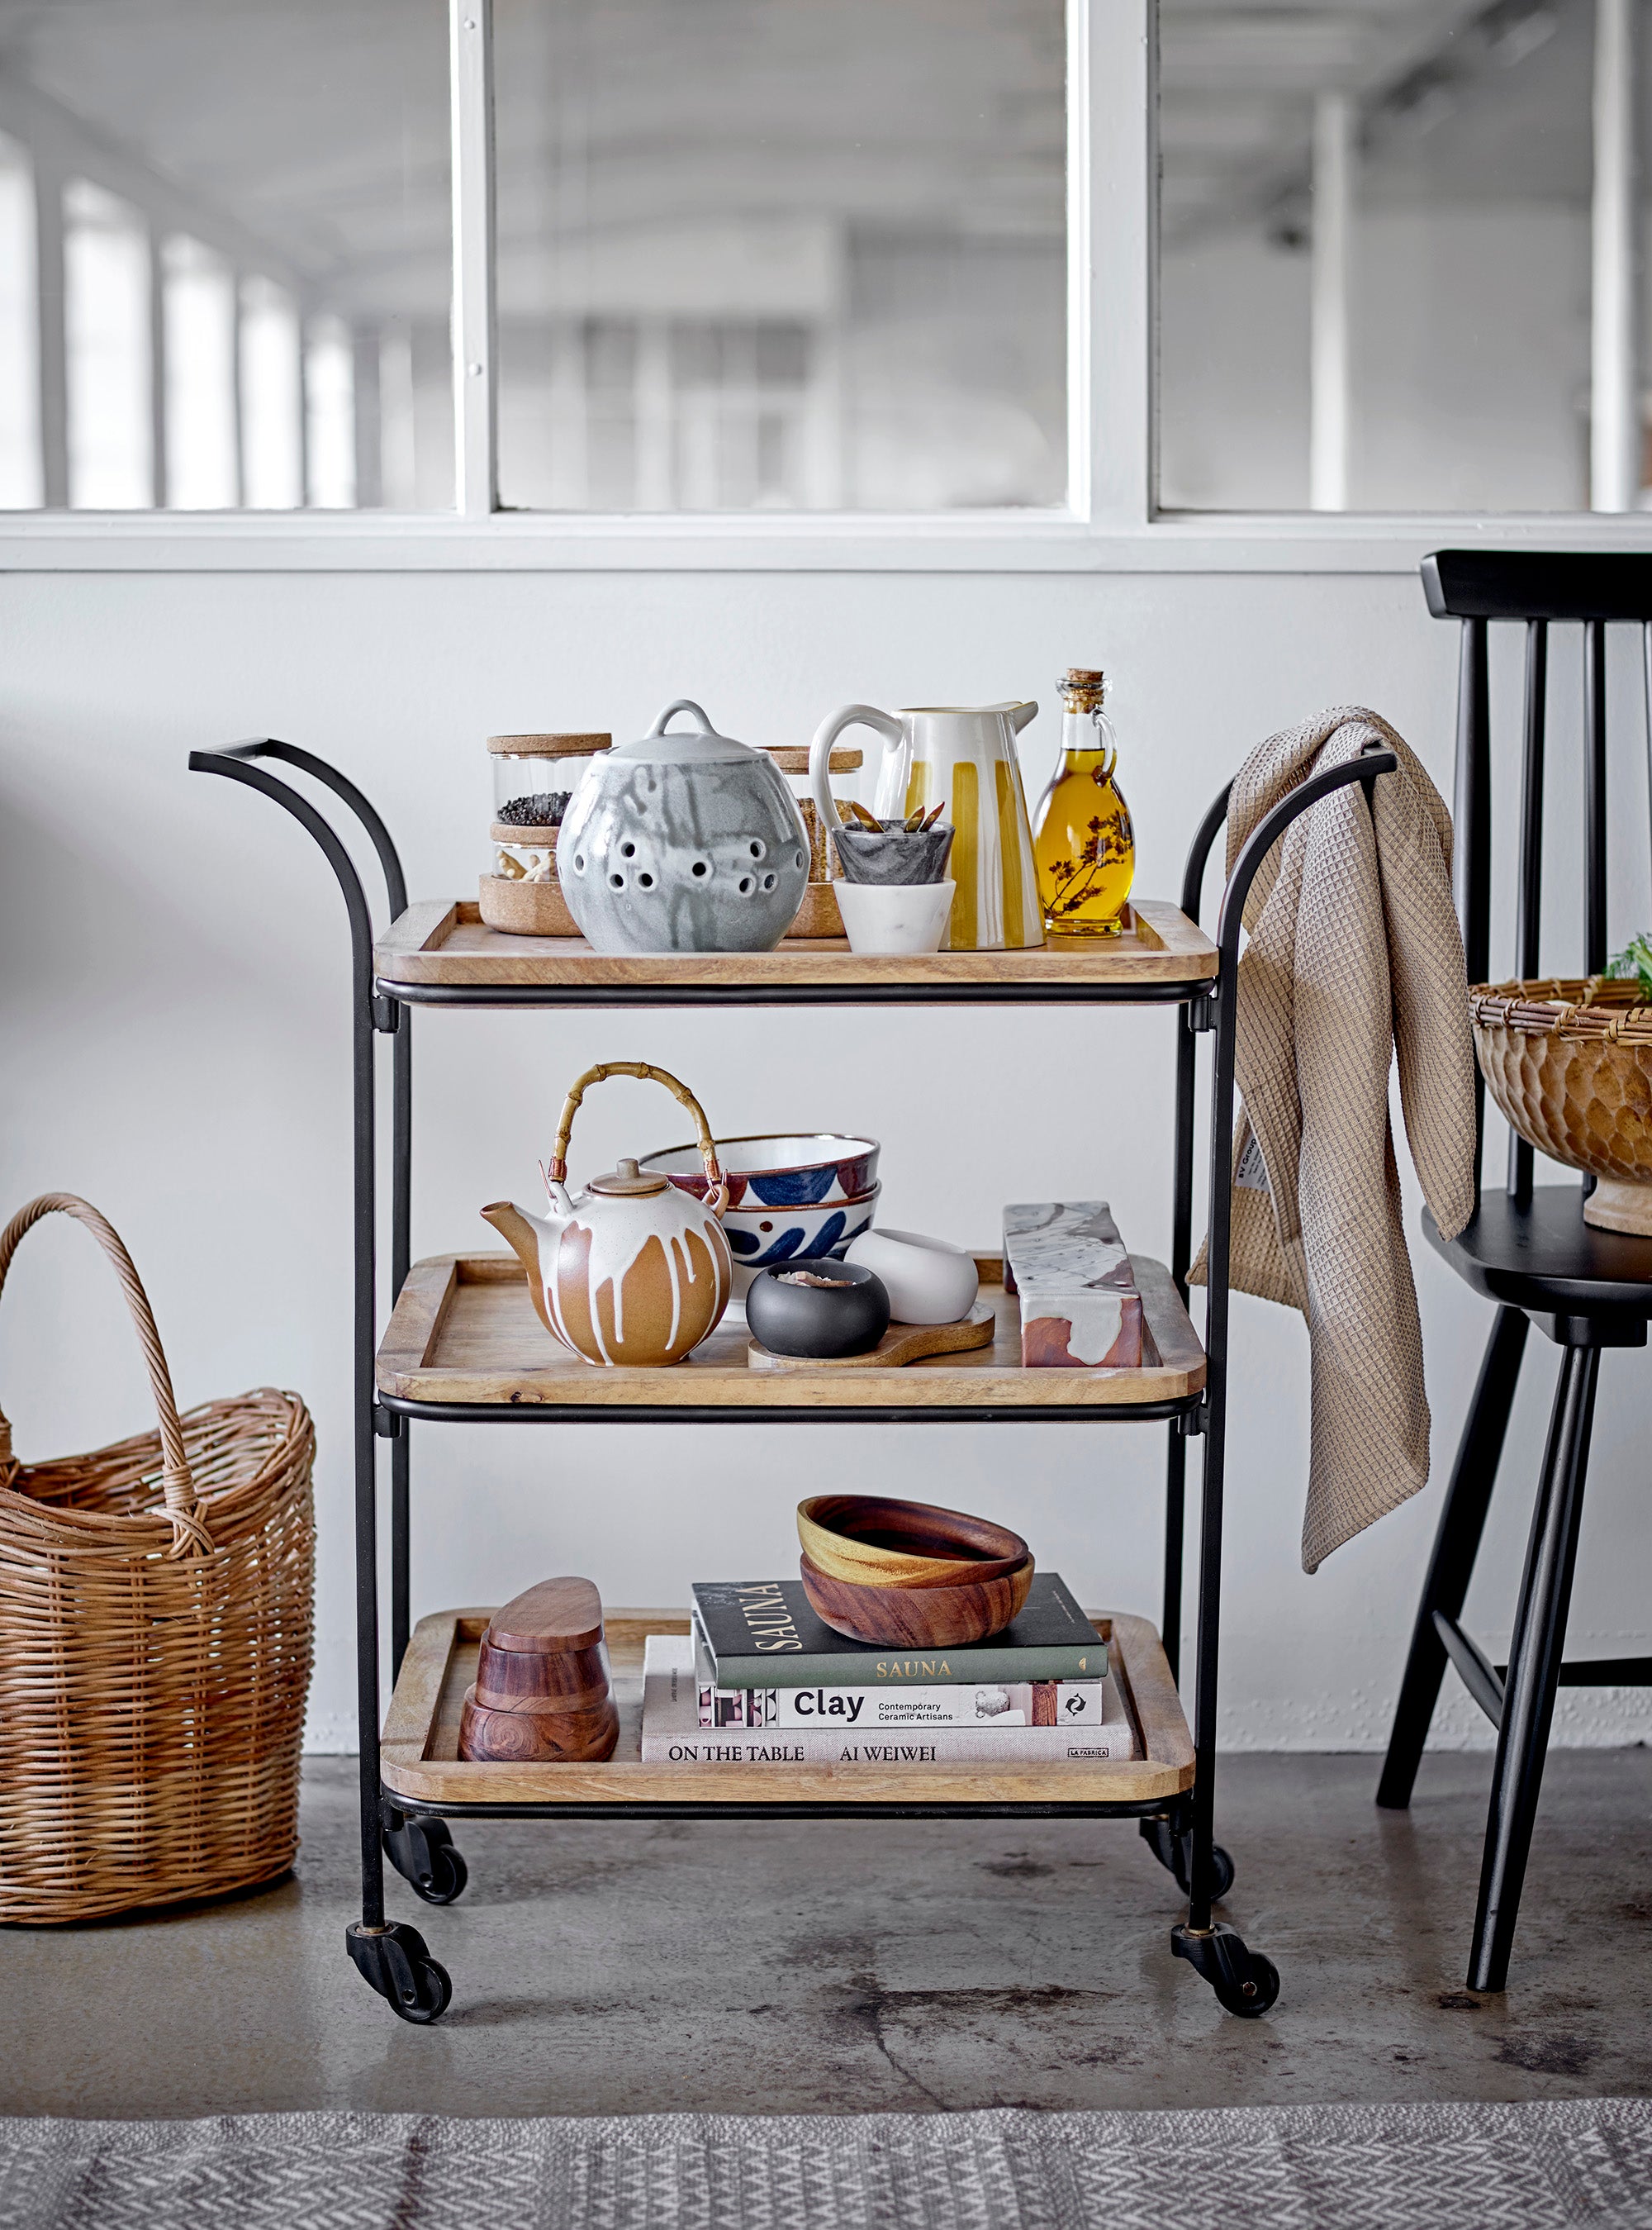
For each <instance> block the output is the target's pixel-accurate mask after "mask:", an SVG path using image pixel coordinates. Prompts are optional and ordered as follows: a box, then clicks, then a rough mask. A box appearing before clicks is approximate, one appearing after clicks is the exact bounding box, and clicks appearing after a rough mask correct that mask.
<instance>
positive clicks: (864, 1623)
mask: <svg viewBox="0 0 1652 2230" xmlns="http://www.w3.org/2000/svg"><path fill="white" fill-rule="evenodd" d="M800 1569H801V1571H802V1577H803V1592H804V1594H805V1595H807V1597H808V1599H809V1601H810V1602H811V1603H812V1604H813V1608H814V1612H815V1614H816V1616H817V1617H819V1618H822V1619H824V1620H825V1621H826V1624H827V1625H828V1626H829V1627H832V1629H833V1631H834V1632H835V1633H838V1634H847V1635H848V1636H849V1638H850V1640H852V1641H870V1642H872V1643H874V1644H875V1645H877V1647H882V1648H887V1649H962V1648H965V1647H967V1645H968V1644H969V1643H971V1642H975V1641H985V1640H986V1639H987V1635H988V1634H1000V1633H1001V1632H1002V1631H1003V1629H1004V1628H1005V1627H1006V1626H1007V1625H1008V1624H1009V1622H1010V1621H1011V1620H1012V1618H1014V1617H1015V1616H1016V1615H1017V1614H1018V1613H1019V1611H1020V1610H1021V1609H1022V1608H1023V1607H1024V1605H1025V1602H1026V1599H1027V1593H1028V1590H1029V1589H1031V1587H1032V1557H1031V1556H1027V1557H1025V1558H1024V1559H1023V1560H1022V1562H1021V1563H1019V1564H1018V1565H1017V1566H1016V1567H1015V1569H1014V1570H1013V1571H1012V1572H1008V1573H1006V1575H1004V1576H1003V1577H1001V1578H998V1579H990V1580H967V1581H964V1582H961V1584H960V1585H959V1586H956V1587H926V1588H898V1587H896V1588H891V1587H865V1586H858V1585H857V1584H856V1583H855V1582H852V1581H850V1580H836V1579H832V1578H831V1577H830V1576H828V1575H827V1574H826V1573H825V1572H823V1571H821V1570H820V1569H819V1568H818V1567H817V1566H816V1565H814V1564H813V1563H811V1562H810V1560H809V1558H808V1557H807V1556H805V1557H804V1558H803V1559H802V1561H801V1567H800Z"/></svg>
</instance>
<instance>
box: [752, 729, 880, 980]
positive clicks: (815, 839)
mask: <svg viewBox="0 0 1652 2230" xmlns="http://www.w3.org/2000/svg"><path fill="white" fill-rule="evenodd" d="M768 756H769V757H770V758H771V759H773V760H774V762H775V765H776V766H777V767H778V768H779V769H780V770H781V773H782V774H783V775H784V776H785V777H786V778H787V781H788V782H789V783H790V784H791V790H792V796H794V798H795V799H796V800H797V809H798V811H799V812H800V814H801V815H802V816H803V826H804V827H805V828H807V830H808V832H809V880H808V883H807V886H806V888H805V890H804V893H803V903H802V905H801V906H799V908H798V910H797V918H796V919H795V921H794V922H793V924H792V925H791V927H790V928H789V929H788V930H787V932H786V934H787V937H841V936H842V935H843V933H844V930H843V916H842V915H841V914H840V913H839V911H838V901H837V899H836V898H835V897H834V896H833V894H832V880H833V878H834V877H835V875H836V874H837V872H838V867H837V861H836V860H834V858H833V857H832V846H831V843H830V841H829V840H828V838H827V835H826V830H825V829H824V828H821V826H820V815H819V814H818V813H817V812H816V811H815V809H814V796H813V792H812V790H810V787H809V747H808V745H807V744H769V745H768ZM864 760H865V754H864V753H863V752H861V751H857V750H856V749H855V748H854V747H853V745H852V744H833V745H832V773H833V774H855V773H857V772H858V770H859V769H860V767H861V765H862V764H863V763H864Z"/></svg>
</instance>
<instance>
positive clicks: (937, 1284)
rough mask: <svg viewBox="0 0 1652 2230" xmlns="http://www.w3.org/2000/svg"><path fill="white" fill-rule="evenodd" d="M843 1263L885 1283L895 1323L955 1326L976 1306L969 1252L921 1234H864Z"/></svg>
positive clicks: (976, 1287)
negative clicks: (857, 1266) (851, 1264)
mask: <svg viewBox="0 0 1652 2230" xmlns="http://www.w3.org/2000/svg"><path fill="white" fill-rule="evenodd" d="M844 1260H845V1261H846V1262H857V1263H858V1264H859V1265H860V1266H861V1267H862V1268H863V1269H867V1270H871V1271H875V1272H876V1273H877V1276H878V1277H880V1278H881V1279H883V1281H884V1291H885V1292H887V1293H888V1295H889V1312H890V1318H891V1319H892V1320H893V1322H895V1323H896V1324H956V1323H957V1321H958V1319H959V1318H961V1317H964V1316H967V1315H968V1313H969V1312H970V1310H971V1309H972V1308H973V1307H974V1304H975V1295H976V1292H977V1291H978V1290H979V1288H980V1278H979V1276H978V1275H977V1273H976V1270H975V1258H974V1255H973V1254H970V1252H969V1251H968V1249H967V1247H955V1246H953V1244H952V1243H951V1241H949V1240H946V1239H926V1238H925V1237H924V1236H923V1234H922V1233H921V1232H917V1231H866V1232H863V1233H862V1234H861V1235H860V1237H859V1238H858V1239H857V1240H856V1241H854V1242H853V1243H852V1245H851V1246H850V1247H848V1248H847V1249H846V1250H845V1254H844Z"/></svg>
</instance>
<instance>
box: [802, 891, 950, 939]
mask: <svg viewBox="0 0 1652 2230" xmlns="http://www.w3.org/2000/svg"><path fill="white" fill-rule="evenodd" d="M832 889H833V890H834V891H835V892H836V893H837V894H838V910H839V912H840V913H841V914H842V916H843V926H844V931H845V935H846V936H847V938H848V939H849V950H850V951H851V952H858V953H862V954H865V955H866V956H867V957H871V956H872V955H874V954H883V955H884V956H886V957H887V956H889V955H892V954H899V953H908V952H939V951H940V950H941V947H942V944H944V943H945V942H946V937H947V928H948V923H949V922H950V921H951V919H952V901H953V898H954V895H955V892H956V889H957V886H956V885H955V884H954V883H950V882H946V883H843V882H839V883H833V885H832Z"/></svg>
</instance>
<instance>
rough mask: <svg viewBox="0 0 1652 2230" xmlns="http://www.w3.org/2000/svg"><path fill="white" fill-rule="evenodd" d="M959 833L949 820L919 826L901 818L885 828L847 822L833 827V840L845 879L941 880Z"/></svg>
mask: <svg viewBox="0 0 1652 2230" xmlns="http://www.w3.org/2000/svg"><path fill="white" fill-rule="evenodd" d="M956 833H957V832H956V831H955V829H954V828H952V826H951V824H950V823H949V822H936V824H935V827H934V828H915V829H907V828H903V827H902V826H901V824H900V823H899V822H896V823H895V824H894V825H893V826H889V825H885V826H884V828H865V827H863V826H861V825H860V824H859V823H858V822H844V823H843V824H842V825H841V826H840V827H839V828H834V829H833V830H832V842H833V843H834V844H835V845H836V846H837V848H838V864H839V867H841V868H842V869H843V880H845V882H848V883H938V882H941V881H942V880H944V878H945V875H946V872H947V860H948V858H949V856H950V855H951V852H952V840H953V837H954V836H955V834H956Z"/></svg>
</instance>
